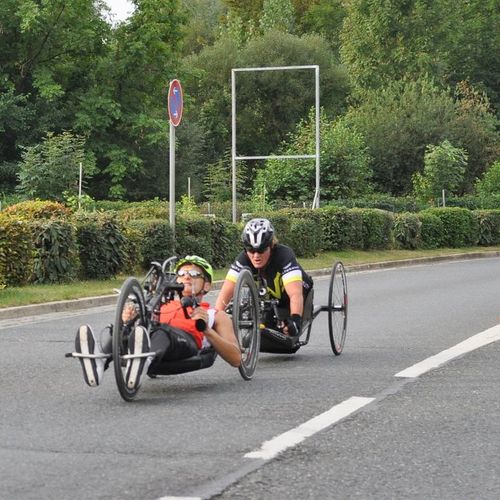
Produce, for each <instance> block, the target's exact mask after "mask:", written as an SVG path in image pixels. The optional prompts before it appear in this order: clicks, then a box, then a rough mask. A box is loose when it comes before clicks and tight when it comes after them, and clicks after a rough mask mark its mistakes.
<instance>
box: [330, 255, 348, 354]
mask: <svg viewBox="0 0 500 500" xmlns="http://www.w3.org/2000/svg"><path fill="white" fill-rule="evenodd" d="M347 310H348V296H347V278H346V274H345V269H344V265H343V264H342V262H340V261H338V262H336V263H335V264H334V265H333V268H332V273H331V277H330V287H329V289H328V333H329V336H330V344H331V346H332V351H333V353H334V354H335V355H336V356H338V355H339V354H341V353H342V351H343V349H344V343H345V338H346V333H347Z"/></svg>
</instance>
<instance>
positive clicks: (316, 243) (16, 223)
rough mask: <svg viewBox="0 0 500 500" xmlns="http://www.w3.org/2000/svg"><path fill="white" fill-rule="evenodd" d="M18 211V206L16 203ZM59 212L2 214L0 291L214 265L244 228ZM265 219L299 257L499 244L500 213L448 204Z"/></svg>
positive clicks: (26, 209) (210, 221)
mask: <svg viewBox="0 0 500 500" xmlns="http://www.w3.org/2000/svg"><path fill="white" fill-rule="evenodd" d="M14 207H15V206H14ZM59 210H60V209H59V207H56V206H55V205H53V204H52V205H50V206H49V205H43V204H40V203H38V202H36V203H32V204H31V205H23V206H22V207H21V209H19V207H17V208H13V209H12V213H13V214H17V215H9V214H6V213H4V212H2V213H0V286H6V285H8V286H12V285H21V284H25V283H29V282H60V281H63V280H66V279H72V278H73V277H74V276H75V275H76V274H77V272H79V275H80V276H81V277H83V278H94V279H95V278H108V277H111V276H114V275H116V274H117V273H135V271H143V270H145V269H147V268H148V267H149V265H150V263H151V261H153V260H156V261H160V262H161V261H163V260H164V259H166V258H168V257H170V256H171V255H178V256H184V255H186V254H198V255H202V256H204V257H205V258H207V259H208V260H209V261H211V262H212V264H213V266H214V267H215V268H222V267H225V266H227V265H229V264H230V263H231V262H232V260H233V259H234V258H235V256H236V255H237V254H238V253H239V252H240V251H241V249H242V244H241V239H240V238H241V230H242V228H243V224H241V223H240V224H232V223H230V222H227V221H225V220H223V219H218V218H215V217H203V216H190V217H187V216H185V215H184V216H180V217H178V219H177V223H176V238H175V241H174V235H173V232H172V229H171V228H170V225H169V223H168V221H167V220H166V219H165V218H161V219H160V220H159V219H151V218H147V219H142V220H140V219H139V220H120V219H119V218H117V217H116V215H113V213H100V212H92V213H87V212H82V211H79V212H77V213H76V214H75V215H74V217H73V219H71V220H70V222H65V221H64V220H62V219H61V218H57V215H59V213H60V212H59ZM252 216H253V217H267V218H269V219H270V220H271V221H272V223H273V225H274V227H275V229H276V235H277V237H278V240H279V241H281V242H282V243H284V244H287V245H290V246H291V247H292V248H293V249H294V250H295V252H296V254H297V256H299V257H306V256H307V257H310V256H314V255H316V254H317V253H318V252H320V251H322V250H343V249H378V248H390V247H391V246H393V245H394V244H396V245H397V247H399V248H407V249H413V248H420V247H424V248H436V247H443V246H447V247H461V246H473V245H476V244H478V243H479V244H480V245H498V244H500V210H498V209H497V210H475V211H470V210H467V209H464V208H457V207H446V208H434V209H427V210H424V211H421V212H418V213H417V214H414V213H410V212H406V213H397V214H393V213H391V212H387V211H384V210H379V209H371V208H354V209H348V208H345V207H344V208H342V207H332V206H329V207H325V208H321V209H318V210H310V209H303V208H300V209H282V210H277V211H275V212H262V213H254V214H252Z"/></svg>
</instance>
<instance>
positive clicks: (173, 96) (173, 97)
mask: <svg viewBox="0 0 500 500" xmlns="http://www.w3.org/2000/svg"><path fill="white" fill-rule="evenodd" d="M182 107H183V101H182V87H181V82H180V81H179V80H172V81H171V82H170V87H169V89H168V117H169V118H170V123H171V124H172V125H173V126H174V127H177V125H179V123H181V119H182Z"/></svg>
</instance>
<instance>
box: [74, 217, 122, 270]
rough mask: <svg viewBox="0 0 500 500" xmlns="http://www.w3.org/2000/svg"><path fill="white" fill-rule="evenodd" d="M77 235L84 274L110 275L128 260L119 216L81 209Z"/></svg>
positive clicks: (77, 218)
mask: <svg viewBox="0 0 500 500" xmlns="http://www.w3.org/2000/svg"><path fill="white" fill-rule="evenodd" d="M75 223H76V228H77V229H76V238H77V243H78V252H79V256H80V263H81V268H80V276H81V277H82V278H85V279H106V278H111V277H113V276H116V275H117V274H118V273H120V272H122V271H123V270H124V268H125V264H126V261H127V256H126V253H125V250H126V239H125V236H124V235H123V231H122V229H121V227H120V225H119V224H118V222H117V220H116V217H114V216H112V215H109V214H106V213H97V212H95V213H90V214H89V213H85V214H84V213H81V212H80V213H77V214H76V216H75Z"/></svg>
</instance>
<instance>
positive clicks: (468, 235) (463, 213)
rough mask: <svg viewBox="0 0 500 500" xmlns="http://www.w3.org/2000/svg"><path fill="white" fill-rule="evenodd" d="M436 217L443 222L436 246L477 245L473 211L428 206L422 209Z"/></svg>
mask: <svg viewBox="0 0 500 500" xmlns="http://www.w3.org/2000/svg"><path fill="white" fill-rule="evenodd" d="M421 213H424V214H431V215H435V216H436V217H438V218H439V219H440V220H441V222H442V223H443V229H442V231H443V233H442V237H441V241H440V244H439V245H438V246H444V247H450V248H459V247H466V246H474V245H477V243H478V241H479V226H478V222H477V220H476V218H475V217H474V214H473V212H471V211H470V210H467V209H466V208H456V207H451V208H448V207H446V208H429V209H427V210H424V211H422V212H421Z"/></svg>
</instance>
